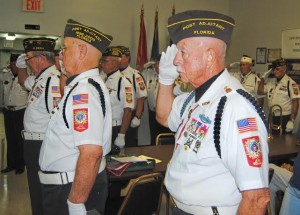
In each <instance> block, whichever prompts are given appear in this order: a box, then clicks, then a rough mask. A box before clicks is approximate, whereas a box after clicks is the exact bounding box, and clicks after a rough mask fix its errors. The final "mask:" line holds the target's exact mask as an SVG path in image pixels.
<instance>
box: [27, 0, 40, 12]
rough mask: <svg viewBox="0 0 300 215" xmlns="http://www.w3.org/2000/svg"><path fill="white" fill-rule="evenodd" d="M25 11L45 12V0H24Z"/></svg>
mask: <svg viewBox="0 0 300 215" xmlns="http://www.w3.org/2000/svg"><path fill="white" fill-rule="evenodd" d="M23 10H24V11H28V12H44V5H43V0H23Z"/></svg>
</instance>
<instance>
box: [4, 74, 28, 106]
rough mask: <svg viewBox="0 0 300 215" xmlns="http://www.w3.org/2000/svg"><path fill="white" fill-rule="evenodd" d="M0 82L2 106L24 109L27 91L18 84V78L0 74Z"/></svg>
mask: <svg viewBox="0 0 300 215" xmlns="http://www.w3.org/2000/svg"><path fill="white" fill-rule="evenodd" d="M0 80H1V81H2V82H3V91H4V106H6V107H7V106H13V107H15V108H18V109H22V108H25V107H26V103H27V97H28V91H27V90H26V89H24V88H23V87H22V86H21V85H20V84H19V82H18V76H16V77H14V75H13V74H12V73H11V72H6V73H0Z"/></svg>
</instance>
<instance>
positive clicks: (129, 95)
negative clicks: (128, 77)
mask: <svg viewBox="0 0 300 215" xmlns="http://www.w3.org/2000/svg"><path fill="white" fill-rule="evenodd" d="M125 95H126V102H127V103H131V102H133V99H132V88H131V87H125Z"/></svg>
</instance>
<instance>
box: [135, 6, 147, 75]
mask: <svg viewBox="0 0 300 215" xmlns="http://www.w3.org/2000/svg"><path fill="white" fill-rule="evenodd" d="M140 18H141V20H140V38H139V47H138V54H137V59H136V69H138V70H139V71H142V70H143V68H144V64H145V63H147V62H148V57H147V39H146V30H145V23H144V5H142V8H141V16H140Z"/></svg>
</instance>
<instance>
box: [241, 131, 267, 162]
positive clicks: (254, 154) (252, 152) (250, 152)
mask: <svg viewBox="0 0 300 215" xmlns="http://www.w3.org/2000/svg"><path fill="white" fill-rule="evenodd" d="M242 141H243V146H244V150H245V153H246V156H247V160H248V164H249V166H253V167H261V165H262V162H263V157H262V151H261V146H260V140H259V137H258V136H252V137H247V138H244V139H242Z"/></svg>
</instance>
